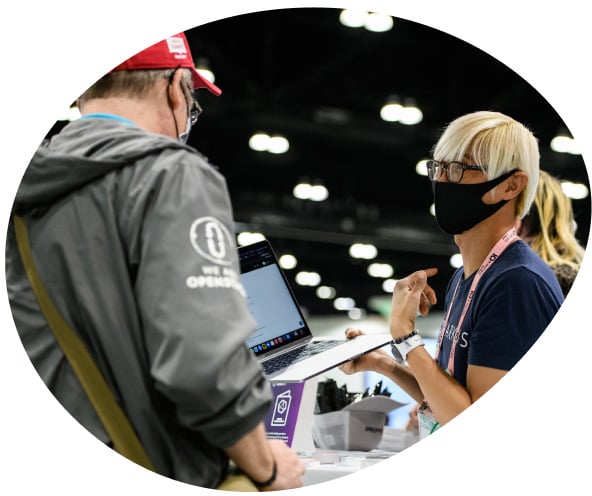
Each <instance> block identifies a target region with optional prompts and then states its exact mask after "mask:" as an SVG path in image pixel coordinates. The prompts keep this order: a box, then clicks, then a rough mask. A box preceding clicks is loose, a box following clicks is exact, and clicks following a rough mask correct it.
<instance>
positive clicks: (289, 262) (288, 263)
mask: <svg viewBox="0 0 592 496" xmlns="http://www.w3.org/2000/svg"><path fill="white" fill-rule="evenodd" d="M278 263H279V264H280V267H281V268H282V269H286V270H290V269H293V268H294V267H296V265H298V260H296V257H295V256H294V255H290V254H289V253H286V254H284V255H282V256H281V257H280V258H279V259H278Z"/></svg>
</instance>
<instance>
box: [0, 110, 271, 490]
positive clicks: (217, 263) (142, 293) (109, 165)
mask: <svg viewBox="0 0 592 496" xmlns="http://www.w3.org/2000/svg"><path fill="white" fill-rule="evenodd" d="M14 210H15V212H16V213H19V214H21V215H24V216H25V218H26V220H27V222H28V231H29V237H30V242H31V247H32V251H33V256H34V260H35V263H36V265H37V269H38V272H39V274H40V277H41V279H42V281H43V282H44V285H45V286H46V289H47V290H48V292H49V293H50V295H51V297H52V298H53V301H54V303H55V304H56V306H57V308H58V310H59V311H60V312H61V314H62V317H64V319H65V320H66V321H67V322H68V323H69V324H70V326H71V327H72V328H73V329H75V330H76V331H77V333H78V334H79V335H80V337H81V338H82V339H83V341H84V342H85V343H86V345H87V347H88V349H89V351H90V352H91V354H92V355H93V357H94V358H95V360H96V363H97V365H98V366H99V368H100V370H101V371H102V372H103V374H104V376H105V378H106V379H107V381H108V383H109V385H110V386H111V389H112V390H113V392H114V393H115V395H116V397H117V398H118V400H119V402H120V403H121V405H122V407H123V409H124V411H125V412H126V413H127V415H128V417H129V419H130V421H131V423H132V425H133V426H134V428H135V430H136V432H137V433H138V435H139V437H140V439H141V441H142V443H143V444H144V446H145V448H146V450H147V453H148V455H149V457H150V458H151V460H152V461H153V463H154V464H155V466H156V468H157V470H158V472H159V473H161V474H163V475H165V476H168V477H171V478H174V479H177V480H180V481H183V482H188V483H192V484H197V485H200V486H203V487H214V486H216V485H217V484H218V483H219V482H220V481H221V479H222V478H223V477H224V475H225V471H226V468H227V462H228V461H227V458H226V456H225V454H224V453H223V452H222V451H221V448H224V447H228V446H230V445H232V444H234V443H235V442H236V441H237V440H238V439H239V438H241V437H242V436H243V435H244V434H246V433H247V432H249V431H250V430H251V429H253V428H254V427H255V426H256V425H257V424H258V423H259V422H260V421H262V419H263V418H264V416H265V414H266V413H267V410H268V408H269V405H270V401H271V392H270V388H269V385H268V383H267V382H266V381H265V379H264V378H263V376H262V373H261V369H260V367H259V365H258V364H257V362H256V360H255V359H254V356H253V354H252V353H251V352H250V350H249V349H248V348H247V347H246V345H245V340H246V338H247V336H249V334H250V333H251V332H252V331H253V330H254V329H255V322H254V321H253V319H252V317H251V315H250V313H249V311H248V307H247V303H246V300H245V296H244V290H243V288H242V286H241V285H240V282H239V266H238V257H237V253H236V245H235V240H234V225H233V219H232V212H231V204H230V200H229V197H228V193H227V188H226V182H225V180H224V178H223V177H222V175H221V174H220V173H219V172H218V171H216V170H215V168H214V167H212V166H211V165H210V164H209V163H208V162H207V160H206V159H205V158H204V157H202V156H201V155H200V154H198V153H197V152H196V151H195V150H194V149H193V148H190V147H187V146H184V145H182V144H180V143H178V142H176V141H175V140H173V139H170V138H167V137H165V136H160V135H156V134H151V133H147V132H145V131H143V130H141V129H139V128H137V127H135V126H132V125H130V124H128V123H125V122H122V121H120V120H117V119H110V118H85V119H80V120H78V121H74V122H72V123H70V124H68V125H67V126H66V127H65V128H64V129H63V130H62V132H61V133H60V134H58V135H56V136H54V137H53V139H52V140H51V141H50V142H49V143H44V144H43V145H42V146H41V147H40V148H39V150H38V151H37V153H36V154H35V155H34V156H33V159H32V160H31V163H30V164H29V167H28V168H27V170H26V172H25V174H24V176H23V179H22V182H21V184H20V187H19V189H18V193H17V196H16V199H15V204H14ZM6 276H7V285H8V294H9V299H10V305H11V309H12V313H13V317H14V321H15V324H16V327H17V329H18V332H19V335H20V337H21V340H22V342H23V344H24V346H25V348H26V350H27V353H28V355H29V357H30V358H31V361H32V362H33V364H34V366H35V368H36V370H37V371H38V372H39V374H40V375H41V377H42V378H43V380H44V382H45V383H46V384H47V386H48V387H49V389H50V390H51V392H52V393H53V394H54V395H55V397H56V398H57V399H58V400H59V401H60V402H61V403H62V404H63V406H64V407H65V408H66V410H68V411H69V412H70V413H71V414H72V415H73V416H74V417H75V418H76V419H77V420H78V421H79V422H80V423H81V424H82V425H83V426H85V427H86V428H87V429H88V430H89V431H91V432H92V433H93V434H94V435H95V436H97V437H98V438H99V439H101V440H102V441H104V442H105V443H109V442H110V440H109V438H108V436H107V434H106V432H105V430H104V429H103V427H102V425H101V423H100V421H99V419H98V417H97V415H96V414H95V412H94V410H93V408H92V406H91V404H90V402H89V400H88V399H87V397H86V395H85V393H84V392H83V390H82V388H81V386H80V384H79V383H78V381H77V379H76V377H75V375H74V374H73V372H72V369H71V368H70V366H69V364H68V363H67V361H66V359H65V357H64V355H63V354H62V352H61V349H60V348H59V347H58V345H57V343H56V341H55V339H54V338H53V335H52V334H51V330H50V329H49V327H48V325H47V322H46V321H45V319H44V317H43V316H42V314H41V313H40V309H39V306H38V304H37V302H36V300H35V297H34V295H33V293H32V290H31V288H30V286H29V284H28V281H27V279H26V276H25V274H24V271H23V267H22V264H21V261H20V257H19V255H18V252H17V248H16V244H15V237H14V232H13V228H12V223H11V224H10V226H9V232H8V236H7V246H6Z"/></svg>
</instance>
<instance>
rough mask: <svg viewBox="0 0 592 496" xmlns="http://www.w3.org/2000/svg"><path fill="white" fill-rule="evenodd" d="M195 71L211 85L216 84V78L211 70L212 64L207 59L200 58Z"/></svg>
mask: <svg viewBox="0 0 592 496" xmlns="http://www.w3.org/2000/svg"><path fill="white" fill-rule="evenodd" d="M195 70H196V71H197V72H198V73H199V75H200V76H202V77H203V78H205V79H207V80H208V81H209V82H210V83H215V82H216V76H215V75H214V73H213V72H212V69H211V68H210V62H209V60H208V59H206V58H205V57H201V58H198V59H197V60H196V62H195Z"/></svg>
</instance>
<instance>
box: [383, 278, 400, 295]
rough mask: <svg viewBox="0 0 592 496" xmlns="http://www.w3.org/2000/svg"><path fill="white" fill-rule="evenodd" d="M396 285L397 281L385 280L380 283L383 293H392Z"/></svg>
mask: <svg viewBox="0 0 592 496" xmlns="http://www.w3.org/2000/svg"><path fill="white" fill-rule="evenodd" d="M396 285H397V279H385V280H384V281H382V290H383V291H384V292H385V293H392V292H393V291H394V290H395V286H396Z"/></svg>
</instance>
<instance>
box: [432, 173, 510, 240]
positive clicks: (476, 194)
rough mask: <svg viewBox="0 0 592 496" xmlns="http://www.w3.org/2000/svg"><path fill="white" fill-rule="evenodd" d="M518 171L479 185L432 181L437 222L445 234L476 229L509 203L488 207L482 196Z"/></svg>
mask: <svg viewBox="0 0 592 496" xmlns="http://www.w3.org/2000/svg"><path fill="white" fill-rule="evenodd" d="M516 170H518V169H514V170H511V171H510V172H506V173H505V174H502V175H501V176H499V177H496V178H495V179H492V180H491V181H486V182H484V183H478V184H460V183H447V182H439V181H432V191H433V193H434V205H435V207H436V222H437V223H438V226H439V227H440V229H442V231H444V232H445V233H448V234H460V233H462V232H464V231H467V230H469V229H471V227H473V226H476V225H477V224H479V222H481V221H483V220H485V219H487V218H488V217H490V216H492V215H493V214H494V213H495V212H497V211H498V210H499V209H500V208H501V207H503V206H504V205H505V204H506V203H507V202H508V200H502V201H500V202H498V203H494V204H492V205H488V204H487V203H483V200H482V199H481V198H483V195H484V194H485V193H487V192H488V191H489V190H490V189H492V188H494V187H495V186H497V185H498V184H499V183H501V182H502V181H504V180H506V179H507V178H508V177H510V176H511V175H512V174H514V172H516Z"/></svg>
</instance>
